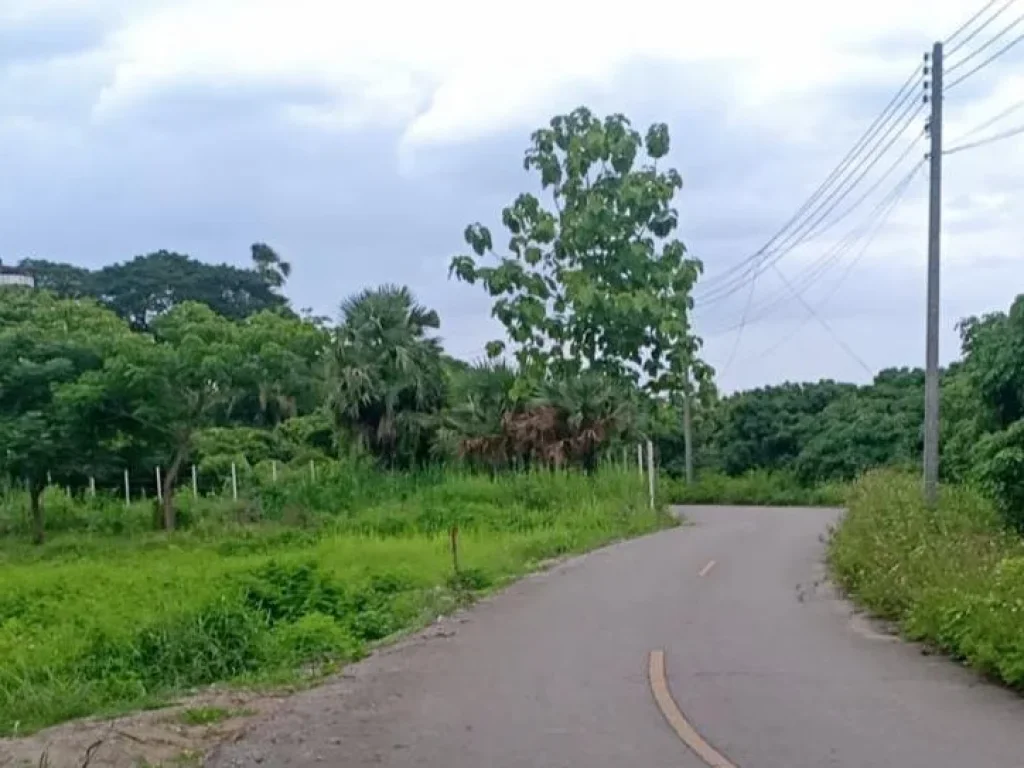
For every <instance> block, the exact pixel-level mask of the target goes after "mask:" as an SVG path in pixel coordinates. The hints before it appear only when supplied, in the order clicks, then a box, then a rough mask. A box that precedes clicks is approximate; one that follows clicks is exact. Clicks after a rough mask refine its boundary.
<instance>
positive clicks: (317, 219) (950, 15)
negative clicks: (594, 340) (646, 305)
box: [0, 0, 1024, 390]
mask: <svg viewBox="0 0 1024 768" xmlns="http://www.w3.org/2000/svg"><path fill="white" fill-rule="evenodd" d="M924 5H926V4H925V3H922V2H921V1H920V0H884V1H883V0H861V2H858V3H852V4H850V3H847V4H836V3H831V2H821V0H776V2H773V3H763V2H754V1H753V0H746V1H745V2H739V3H736V2H731V3H697V2H686V1H682V2H681V1H680V0H664V2H655V1H654V0H633V2H631V3H628V4H626V5H623V4H614V5H609V6H607V10H605V9H603V8H602V6H601V4H600V3H594V2H592V1H588V2H582V1H580V2H577V0H517V2H516V3H515V4H506V3H496V2H481V0H433V1H432V2H430V3H423V2H414V1H412V0H410V1H409V2H404V1H395V0H377V1H376V2H373V3H362V2H360V3H355V2H351V1H350V0H90V1H89V2H88V3H85V2H80V1H79V0H0V257H2V258H4V259H5V260H6V261H8V262H11V261H16V260H18V259H20V258H24V257H28V256H32V257H37V258H46V259H52V260H58V261H69V262H73V263H77V264H82V265H86V266H90V267H96V266H99V265H102V264H105V263H109V262H112V261H120V260H124V259H127V258H130V257H132V256H133V255H135V254H139V253H146V252H150V251H153V250H157V249H160V248H166V249H169V250H177V251H181V252H185V253H189V254H191V255H193V256H195V257H197V258H199V259H202V260H205V261H228V262H233V263H238V264H244V263H247V261H248V247H249V245H250V244H251V243H253V242H255V241H265V242H267V243H270V244H271V245H272V246H273V247H275V248H276V249H277V250H278V251H279V252H280V253H281V254H282V255H283V256H284V257H285V258H286V259H288V260H290V261H291V262H292V264H293V267H294V273H293V277H292V279H291V281H290V282H289V286H288V292H289V295H290V296H291V298H292V300H293V302H294V304H295V305H296V306H297V307H300V308H303V307H310V308H313V309H314V310H316V311H317V312H318V313H320V314H329V315H334V314H335V313H336V307H337V305H338V303H339V301H340V300H341V299H342V298H343V297H344V296H346V295H347V294H349V293H351V292H354V291H356V290H359V289H360V288H362V287H364V286H367V285H374V284H379V283H383V282H401V283H406V284H408V285H409V286H410V287H411V288H412V289H413V290H414V291H415V292H416V294H417V295H418V296H419V297H420V299H421V300H422V301H423V302H424V303H426V304H428V305H430V306H432V307H434V308H436V309H438V310H439V312H440V313H441V317H442V322H443V327H442V333H443V336H444V338H445V342H446V345H447V347H448V349H449V350H450V351H451V352H452V353H453V354H456V355H459V356H462V357H466V358H475V357H478V356H480V355H481V354H482V350H483V347H484V344H485V343H486V342H487V341H488V340H489V339H491V338H494V337H495V336H496V335H497V334H498V333H499V330H500V329H499V328H498V327H497V325H496V324H495V322H494V321H493V320H491V319H490V317H489V310H490V302H489V300H488V299H487V297H486V296H485V295H484V294H483V291H482V290H481V289H480V288H473V287H469V286H465V285H462V284H459V283H455V282H450V281H449V280H448V276H447V265H448V262H449V260H450V258H451V257H452V256H453V255H455V254H457V253H459V252H461V251H463V250H464V246H463V242H462V231H463V229H464V227H465V225H466V224H468V223H470V222H473V221H477V220H481V221H483V222H485V223H488V224H496V223H497V222H500V210H501V208H502V206H504V205H506V204H508V203H509V202H511V200H512V199H513V198H514V196H515V195H516V194H518V193H519V192H521V191H523V190H525V189H532V188H533V181H532V179H531V178H530V177H529V176H527V175H526V174H525V172H524V171H523V170H522V163H521V160H522V153H523V151H524V149H525V148H526V145H527V141H528V137H529V134H530V132H531V130H533V129H534V128H536V127H538V126H540V125H542V124H543V123H545V122H546V121H547V120H548V119H549V118H550V117H551V116H552V115H553V114H556V113H559V112H565V111H568V110H571V109H572V108H574V107H576V106H578V105H581V104H586V105H588V106H590V107H591V108H592V109H593V110H595V111H597V112H599V113H602V114H605V113H609V112H624V113H626V114H627V115H628V116H629V117H630V118H631V119H632V120H633V121H634V123H635V124H637V126H638V127H640V128H641V129H643V128H646V126H647V124H649V123H650V122H653V121H664V122H667V123H668V124H669V126H670V129H671V134H672V140H673V146H672V154H671V160H672V162H673V164H674V165H675V166H676V167H678V169H679V170H680V172H681V173H682V175H683V178H684V182H685V186H684V189H683V191H682V193H681V194H680V196H679V198H678V201H677V202H678V207H679V209H680V213H681V219H682V227H681V232H680V235H681V237H682V239H683V240H684V241H685V242H686V244H687V247H688V248H689V249H690V251H691V253H692V254H694V255H695V256H697V257H699V258H701V259H702V260H703V261H704V263H705V276H704V280H706V285H705V286H704V287H702V288H699V289H698V291H697V296H698V311H697V327H698V330H699V332H700V333H701V335H702V336H703V337H704V339H705V354H706V358H707V360H708V361H709V362H710V363H711V364H713V365H714V366H715V367H716V368H718V369H719V383H720V385H721V386H722V387H723V388H725V389H727V390H731V389H735V388H739V387H751V386H757V385H761V384H768V383H775V382H779V381H783V380H786V379H791V380H802V379H817V378H822V377H828V378H837V379H847V380H865V379H866V378H867V376H868V374H867V372H866V371H865V370H864V367H863V366H862V363H863V365H866V366H867V368H869V369H870V370H878V369H880V368H883V367H888V366H893V365H919V364H921V363H922V362H923V359H924V286H925V282H924V281H925V273H924V266H925V244H926V240H925V233H926V223H927V210H926V206H925V194H926V175H925V173H924V172H923V170H924V169H922V172H920V173H919V174H918V175H917V176H916V177H915V178H914V179H913V181H912V182H910V184H909V186H908V187H907V189H906V194H905V196H904V197H903V198H902V199H901V200H900V201H899V203H898V205H896V207H895V208H893V209H892V212H891V215H890V216H889V217H888V219H887V220H886V221H885V222H884V225H881V226H880V228H879V229H878V231H877V235H876V237H875V238H874V240H872V241H871V242H870V243H867V242H866V238H862V239H860V240H857V241H856V243H855V245H854V247H848V248H847V247H845V246H844V245H843V244H844V243H846V244H849V243H853V242H854V241H853V240H852V238H847V239H846V240H844V239H843V238H844V237H846V236H847V235H848V234H849V233H851V232H852V233H853V234H864V233H867V232H874V229H873V228H869V226H868V225H870V224H872V223H873V222H876V221H877V220H878V218H879V217H878V215H877V212H879V211H885V210H887V208H886V207H885V203H886V202H887V201H888V200H891V199H892V198H888V197H886V196H887V195H888V194H889V192H890V190H892V189H893V188H894V187H895V185H896V183H897V182H898V181H899V180H900V179H901V178H903V177H905V175H906V174H907V172H908V171H910V170H911V169H912V168H913V166H914V165H915V163H917V162H918V161H920V160H921V159H922V157H923V155H924V152H925V146H924V143H923V142H921V141H919V142H918V143H917V145H916V146H911V143H912V142H911V139H912V138H913V137H914V136H918V135H919V134H920V133H921V131H922V128H923V124H924V123H923V115H922V116H920V117H918V118H916V119H915V120H914V121H913V122H912V123H911V125H910V126H908V128H907V132H906V136H905V138H901V139H900V140H899V141H898V142H897V143H896V144H895V145H894V146H893V148H892V151H891V152H890V154H889V155H887V156H886V158H884V159H883V160H882V162H880V163H879V165H878V166H877V167H876V168H875V169H874V171H872V173H871V174H869V175H868V176H867V177H866V178H865V180H864V182H863V184H862V185H861V187H860V188H859V190H861V191H860V192H858V191H855V192H854V193H852V194H851V195H850V197H849V198H848V200H847V201H846V202H847V204H852V203H854V202H856V201H857V199H858V198H860V197H861V196H862V192H866V191H868V190H869V189H870V187H871V183H872V182H873V181H874V180H875V179H879V178H881V177H882V173H883V172H884V171H885V170H886V169H887V168H890V167H893V164H894V163H895V161H896V159H897V158H898V157H899V155H900V153H901V152H903V151H904V150H906V152H907V154H906V160H905V162H903V163H902V164H896V165H895V167H893V170H892V173H891V174H890V175H889V176H888V177H886V178H883V179H882V180H881V182H880V183H879V184H878V186H877V190H876V192H875V193H874V194H873V195H871V196H869V197H868V198H866V199H865V200H864V202H863V204H862V205H860V206H859V207H856V208H852V209H851V210H850V211H849V214H848V216H846V218H844V219H843V220H841V221H839V222H837V223H836V224H835V226H833V227H832V228H831V230H829V231H827V232H825V233H823V234H822V235H821V236H819V237H816V238H814V239H813V240H811V241H810V242H808V243H806V244H805V245H804V246H802V247H800V248H799V249H797V250H795V251H793V252H792V253H789V254H787V255H786V256H785V257H784V258H782V259H781V260H780V261H779V262H778V267H779V269H780V270H781V272H782V274H783V275H785V277H786V279H787V280H789V281H790V282H791V284H792V285H793V287H794V289H795V290H796V291H798V292H799V293H800V295H801V297H802V301H801V300H798V299H796V298H794V296H793V294H792V293H791V292H789V289H787V288H786V287H785V286H784V284H783V283H782V282H781V278H780V277H779V276H778V275H777V274H776V273H775V272H773V271H768V272H766V273H765V275H764V276H763V277H762V278H761V279H759V280H758V281H757V282H756V284H755V286H754V292H753V294H752V298H750V299H749V307H750V309H749V311H747V312H744V308H745V307H746V306H747V303H748V297H749V296H751V294H750V289H749V286H747V287H744V288H743V290H740V291H738V292H736V293H735V294H733V295H732V296H730V297H728V299H726V300H719V301H712V300H711V298H713V297H714V296H715V291H716V284H717V286H719V287H720V286H722V285H723V284H728V283H727V281H726V278H725V277H723V276H722V274H723V273H726V274H728V273H727V272H725V271H726V270H728V269H729V267H730V266H731V265H734V264H737V263H740V262H742V261H743V260H744V259H746V258H747V257H749V256H750V255H751V254H752V253H754V252H756V251H757V249H758V248H759V247H760V246H761V245H763V244H764V243H765V242H766V241H767V240H768V239H769V238H770V237H771V236H772V235H773V234H774V233H775V231H776V230H777V229H778V228H779V227H780V226H782V225H783V224H784V223H785V222H786V221H787V220H788V219H789V218H790V217H791V216H792V214H793V213H794V212H795V211H796V210H797V209H798V208H799V206H800V205H801V204H802V203H803V201H804V200H805V199H806V198H807V197H808V196H809V195H810V194H811V192H812V191H813V190H814V189H815V188H816V187H817V186H818V184H819V183H821V182H822V181H823V180H824V178H825V177H826V176H827V175H828V173H829V172H830V171H831V170H832V168H833V167H835V165H836V164H837V163H838V162H839V161H840V159H841V158H842V157H843V155H844V154H845V152H846V151H847V150H848V149H849V148H850V147H851V146H852V145H853V143H854V142H855V141H856V139H857V138H858V137H859V135H860V134H861V133H862V132H863V131H864V130H865V129H866V128H867V127H868V125H869V124H870V123H871V121H872V120H873V119H874V118H875V116H876V115H877V114H878V113H879V112H880V111H881V110H882V108H883V107H884V106H885V104H886V103H887V102H888V101H889V99H890V98H891V96H892V95H893V94H894V93H895V92H896V91H897V89H898V88H899V87H900V86H901V85H902V84H903V83H904V82H905V80H906V79H907V77H908V76H910V75H911V73H912V72H913V71H914V69H915V68H916V67H919V66H920V64H921V57H922V54H923V52H924V51H925V50H927V49H929V48H930V46H931V43H932V42H933V41H934V40H936V39H941V38H944V37H946V36H947V35H948V34H949V33H951V32H952V31H953V30H954V29H956V27H957V26H958V25H959V24H960V23H961V22H963V21H965V20H966V19H967V18H968V17H969V16H970V15H971V14H972V13H973V12H974V11H976V10H977V9H978V8H979V7H980V6H981V5H982V2H981V0H931V1H930V2H929V3H927V6H928V8H927V12H926V11H925V9H924V7H923V6H924ZM1019 6H1020V7H1013V8H1010V9H1009V10H1008V11H1007V12H1006V13H1005V15H1003V16H1002V17H1000V19H999V20H997V21H996V22H993V24H992V25H991V27H990V28H989V29H988V30H986V31H985V32H983V33H982V34H980V35H979V36H978V37H977V38H975V39H974V40H972V41H971V42H970V43H969V44H968V45H967V46H965V47H964V48H963V49H962V50H961V51H959V52H958V53H957V54H955V55H954V56H952V57H951V61H950V64H956V62H957V60H958V59H961V58H963V57H964V56H965V55H966V54H967V53H968V52H969V51H971V50H973V49H974V48H975V47H977V46H978V45H979V44H982V43H984V41H985V40H986V39H987V38H988V37H989V36H990V34H991V33H994V32H997V31H999V30H1001V29H1002V28H1004V27H1005V26H1007V25H1008V24H1010V23H1012V22H1013V21H1014V20H1015V19H1017V18H1018V17H1019V16H1020V15H1021V13H1024V3H1020V4H1019ZM1021 29H1024V27H1021V28H1019V29H1014V30H1011V31H1010V32H1009V33H1008V34H1007V37H1006V39H1007V40H1009V39H1012V37H1013V36H1014V35H1016V34H1017V32H1018V31H1021ZM997 47H998V46H993V48H991V49H990V50H992V51H994V50H996V49H997ZM1022 56H1024V45H1022V46H1020V49H1019V51H1018V50H1017V49H1015V50H1014V51H1013V52H1012V53H1011V54H1009V55H1006V56H1004V57H1002V58H1001V59H1000V60H999V61H998V62H997V63H996V64H993V65H992V66H990V67H987V68H985V69H984V70H983V71H982V72H980V73H978V74H977V75H976V76H974V77H972V78H970V79H969V80H968V81H966V82H965V83H964V84H962V85H960V86H958V87H957V88H956V89H954V90H952V91H951V92H950V93H949V94H948V96H947V99H946V112H947V123H946V134H947V137H948V142H947V146H952V145H953V144H955V143H956V140H957V139H958V138H959V137H960V136H963V135H965V134H967V133H968V132H969V131H970V130H971V129H972V128H974V127H976V126H977V125H979V124H980V123H983V122H985V121H986V120H987V119H989V118H991V117H993V116H995V115H997V114H999V113H1000V112H1001V111H1003V110H1004V109H1006V108H1007V107H1010V106H1012V105H1013V104H1015V103H1017V102H1018V101H1019V100H1021V99H1022V98H1024V58H1022ZM984 57H985V56H984V55H979V56H977V57H976V58H975V59H974V60H972V62H971V63H970V64H968V65H964V66H963V67H961V68H960V70H959V71H958V73H959V74H962V73H964V72H966V71H967V70H969V69H970V65H971V64H974V63H980V62H981V61H982V60H983V59H984ZM951 77H952V76H951ZM1021 124H1024V109H1021V110H1020V111H1018V112H1015V113H1013V114H1010V115H1009V116H1007V117H1006V118H1005V119H1004V120H1002V121H1001V122H999V123H998V124H997V125H995V126H994V127H993V128H992V129H991V130H989V131H984V132H982V133H980V134H978V135H976V136H974V137H972V138H978V137H983V136H985V135H987V134H988V133H993V132H997V131H999V130H1004V129H1009V128H1014V127H1016V126H1017V125H1021ZM1022 161H1024V136H1022V137H1020V138H1019V139H1017V140H1009V141H1006V142H1002V143H998V144H994V145H991V146H988V147H985V148H982V149H977V150H974V151H970V152H963V153H961V154H957V155H952V156H949V157H947V158H946V166H947V174H946V179H945V190H946V205H945V217H946V218H945V241H944V269H943V310H942V328H943V336H942V347H943V349H942V356H943V359H944V360H948V359H951V358H952V357H954V356H955V355H956V354H957V353H958V344H957V336H956V332H955V327H954V326H955V323H956V320H957V319H958V318H960V317H963V316H965V315H968V314H974V313H981V312H986V311H992V310H996V309H1005V308H1006V307H1007V306H1008V304H1009V302H1010V301H1011V300H1012V298H1013V297H1014V296H1015V295H1016V294H1017V292H1018V291H1020V290H1021V289H1022V288H1024V262H1022V260H1021V258H1020V255H1021V254H1020V242H1021V240H1022V236H1024V216H1021V215H1019V211H1020V210H1021V204H1022V203H1024V173H1022V171H1024V165H1022ZM880 205H881V206H882V207H881V208H879V206H880ZM844 210H845V208H844V207H843V206H840V208H838V209H837V213H839V212H842V211H844ZM496 239H497V240H499V241H501V240H503V238H500V237H499V238H496ZM816 265H817V266H816ZM702 291H703V292H706V294H705V295H706V296H708V297H709V298H708V299H706V300H705V301H703V302H702V301H701V298H700V297H701V293H702ZM804 302H806V304H805V303H804ZM807 307H810V308H812V309H814V310H815V311H816V317H817V318H820V320H819V319H815V318H814V317H812V316H811V314H810V313H809V312H808V310H807ZM744 315H746V317H747V318H748V322H747V323H746V324H745V327H744V328H743V331H742V334H738V333H737V330H736V326H738V325H740V324H741V321H742V319H743V317H744ZM826 325H827V326H828V329H831V330H827V329H826V328H825V326H826Z"/></svg>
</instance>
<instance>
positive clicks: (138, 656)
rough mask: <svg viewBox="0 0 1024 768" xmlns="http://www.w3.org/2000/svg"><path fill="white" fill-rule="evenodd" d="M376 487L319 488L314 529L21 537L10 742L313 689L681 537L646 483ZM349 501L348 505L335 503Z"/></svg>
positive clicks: (8, 566) (536, 477) (604, 476)
mask: <svg viewBox="0 0 1024 768" xmlns="http://www.w3.org/2000/svg"><path fill="white" fill-rule="evenodd" d="M379 480H380V485H381V486H382V488H383V490H381V489H380V488H378V489H376V490H374V489H365V490H364V491H361V492H360V493H361V494H362V495H361V496H360V495H357V494H351V493H348V492H347V491H346V486H345V483H348V482H349V481H348V480H346V479H344V478H338V479H337V480H336V481H334V480H332V479H331V478H327V479H323V478H322V479H321V483H322V485H321V487H319V488H314V487H312V486H310V487H309V488H308V489H305V490H304V492H306V493H308V494H309V495H310V496H312V497H314V498H312V499H310V500H307V503H309V504H310V505H311V506H309V507H308V508H307V509H306V512H305V515H306V517H305V521H304V523H303V524H301V525H300V524H299V523H295V524H293V525H292V526H289V525H288V524H286V523H285V522H284V521H283V520H282V519H275V516H272V515H267V516H266V517H265V518H262V519H261V520H260V521H259V522H253V521H251V520H250V521H248V522H247V521H244V520H239V519H238V518H237V517H234V516H233V513H231V512H228V513H224V512H223V510H220V509H218V508H216V507H215V504H214V502H215V500H211V501H207V502H204V503H207V504H209V505H210V506H211V507H214V510H213V512H212V513H211V514H210V515H209V516H205V517H204V516H201V515H196V516H194V517H193V518H192V520H191V521H190V524H189V529H188V530H187V531H185V532H183V533H180V534H175V535H172V536H166V535H162V534H156V533H152V532H148V531H141V530H136V529H134V528H131V527H126V528H123V529H122V531H121V533H119V534H115V533H112V532H109V531H106V532H105V531H103V530H92V531H91V532H82V533H72V534H63V535H60V536H56V537H54V538H53V539H52V540H51V541H50V542H49V543H48V544H46V545H45V546H44V547H41V548H33V547H30V546H29V545H27V544H26V543H24V542H21V541H18V540H11V539H8V540H7V541H6V542H5V543H4V544H3V545H2V549H0V551H2V559H0V584H3V590H2V591H0V733H2V734H13V733H24V732H28V731H32V730H35V729H38V728H41V727H44V726H46V725H50V724H53V723H57V722H60V721H64V720H68V719H71V718H76V717H79V716H83V715H92V714H109V713H115V712H120V711H125V710H129V709H135V708H142V707H149V706H154V705H157V704H159V703H161V702H166V701H167V700H169V699H170V698H171V697H173V696H174V695H175V694H178V693H181V692H183V691H188V690H191V689H194V688H197V687H201V686H204V685H208V684H211V683H218V682H225V681H227V682H232V683H236V684H242V685H258V684H266V683H284V682H292V681H296V680H302V679H310V678H315V677H317V676H319V675H322V674H323V673H325V672H328V671H331V670H332V669H335V668H337V666H338V665H340V664H343V663H345V662H346V661H349V660H352V659H356V658H359V657H360V656H362V655H363V654H365V653H366V651H367V649H368V648H370V647H372V646H373V644H375V643H377V642H380V641H382V640H383V639H385V638H387V637H390V636H392V635H394V634H396V633H399V632H402V631H404V630H408V629H409V628H412V627H415V626H418V625H420V624H421V623H422V622H423V621H425V620H427V619H428V618H429V617H432V616H436V615H437V614H438V613H439V612H444V611H447V610H450V609H451V608H453V607H454V606H455V605H457V604H458V603H459V602H460V601H462V600H464V599H466V597H467V592H471V591H476V590H486V589H491V588H495V587H497V586H500V585H501V584H503V583H506V582H507V581H508V580H510V579H513V578H515V577H517V576H520V575H522V574H524V573H525V572H527V571H529V570H531V569H532V568H535V567H536V566H537V564H538V563H540V562H541V561H543V560H545V559H549V558H552V557H557V556H560V555H565V554H568V553H574V552H581V551H585V550H587V549H591V548H593V547H597V546H600V545H602V544H605V543H608V542H610V541H613V540H616V539H619V538H623V537H628V536H633V535H639V534H643V533H646V532H649V531H653V530H657V529H658V528H660V527H664V526H667V525H670V524H671V521H670V520H669V519H668V518H667V517H666V516H665V515H664V514H661V513H655V512H651V511H650V510H648V509H647V503H646V502H647V500H646V495H645V490H646V489H645V488H644V487H643V486H641V485H640V484H639V482H638V480H637V478H636V477H635V476H634V475H632V474H631V473H617V472H613V471H609V472H604V473H601V474H600V475H599V476H597V477H595V478H587V477H584V476H581V475H575V474H561V473H536V474H529V475H509V476H503V477H499V478H497V479H491V478H489V477H480V476H468V475H452V476H431V477H428V478H419V479H416V480H413V479H391V478H389V477H388V476H381V477H379ZM333 482H336V483H337V485H332V483H333ZM339 487H340V490H339ZM280 492H281V493H282V494H284V493H293V490H292V489H289V488H287V487H285V488H284V489H283V490H282V491H280ZM332 494H333V495H332ZM360 498H361V499H363V500H364V501H366V503H365V504H364V505H361V504H360V503H358V501H359V499H360ZM339 499H341V500H343V501H349V502H350V503H338V504H337V506H334V507H331V506H328V505H329V504H332V503H334V502H337V501H338V500H339ZM257 501H259V503H260V504H261V507H262V509H264V510H266V509H268V508H273V504H272V503H268V502H267V500H266V499H259V500H257ZM271 502H273V500H272V499H271ZM249 503H250V504H253V503H255V502H254V501H253V500H250V502H249ZM289 503H292V502H291V501H289ZM295 503H298V502H295ZM221 504H222V506H223V505H224V502H221ZM231 506H232V508H233V505H231ZM283 506H285V505H282V507H283ZM122 511H123V507H122ZM81 514H82V515H83V516H88V515H89V514H92V512H83V513H81ZM267 518H269V519H267ZM453 524H457V525H458V526H459V528H460V531H461V533H460V537H459V541H460V547H459V550H460V551H459V556H460V564H461V568H460V574H459V576H458V577H455V576H454V574H453V572H452V561H451V554H450V551H449V543H448V537H447V531H448V529H449V526H451V525H453Z"/></svg>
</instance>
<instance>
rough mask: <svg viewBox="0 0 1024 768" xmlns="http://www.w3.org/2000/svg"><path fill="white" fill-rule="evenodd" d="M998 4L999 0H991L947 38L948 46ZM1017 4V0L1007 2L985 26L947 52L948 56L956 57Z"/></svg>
mask: <svg viewBox="0 0 1024 768" xmlns="http://www.w3.org/2000/svg"><path fill="white" fill-rule="evenodd" d="M997 2H999V0H989V2H988V3H987V4H986V5H985V6H984V7H983V8H982V9H981V10H980V11H978V12H977V13H975V14H974V15H973V16H971V18H969V19H968V20H967V21H965V22H964V23H963V24H961V25H960V28H959V29H958V30H957V31H956V32H954V33H953V34H952V35H950V36H949V37H947V38H946V45H950V44H951V43H952V42H953V40H955V39H956V36H957V35H959V34H960V33H961V32H963V31H964V30H966V29H967V28H968V27H969V26H971V24H973V23H974V22H976V21H977V20H978V19H979V18H981V17H982V15H984V13H985V12H986V11H988V9H989V8H991V7H992V6H993V5H995V4H996V3H997ZM1016 2H1017V0H1006V2H1005V3H1004V4H1003V6H1002V7H1001V8H999V10H997V11H996V12H995V13H994V14H992V16H990V17H989V18H988V19H987V20H986V21H985V22H984V23H983V24H981V25H979V26H978V27H976V28H975V29H974V31H972V32H971V33H970V34H969V35H968V36H967V37H965V38H964V39H963V40H961V41H960V42H959V43H957V44H956V45H954V46H952V47H951V48H950V49H949V50H948V51H946V55H947V56H952V55H954V54H955V53H956V52H957V51H959V50H960V49H961V48H963V47H964V46H965V45H967V44H968V43H969V42H971V40H973V39H974V38H975V37H977V36H978V35H979V34H981V33H982V32H984V31H985V30H986V29H987V28H988V26H989V25H990V24H992V22H994V21H995V20H996V19H998V18H999V17H1000V16H1002V15H1003V14H1004V13H1005V12H1006V11H1007V10H1009V9H1010V6H1012V5H1013V4H1014V3H1016Z"/></svg>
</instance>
